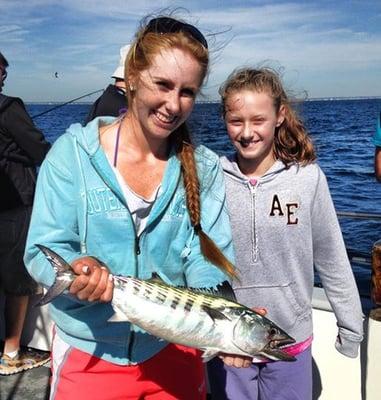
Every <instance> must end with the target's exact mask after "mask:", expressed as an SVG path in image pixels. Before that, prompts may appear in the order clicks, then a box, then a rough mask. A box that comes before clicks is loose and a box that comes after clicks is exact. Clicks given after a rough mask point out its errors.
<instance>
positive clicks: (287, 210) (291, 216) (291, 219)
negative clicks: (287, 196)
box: [270, 194, 299, 225]
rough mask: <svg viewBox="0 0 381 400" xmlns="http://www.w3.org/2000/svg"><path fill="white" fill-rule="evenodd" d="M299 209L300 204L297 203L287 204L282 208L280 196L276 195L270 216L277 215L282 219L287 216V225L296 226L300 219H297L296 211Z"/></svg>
mask: <svg viewBox="0 0 381 400" xmlns="http://www.w3.org/2000/svg"><path fill="white" fill-rule="evenodd" d="M297 208H299V204H298V203H295V202H294V203H285V204H283V207H282V205H281V203H280V200H279V197H278V195H277V194H274V196H273V200H272V202H271V211H270V216H271V217H274V216H275V215H279V216H280V217H283V216H284V215H285V214H286V215H287V225H296V224H297V223H298V218H296V217H295V209H297Z"/></svg>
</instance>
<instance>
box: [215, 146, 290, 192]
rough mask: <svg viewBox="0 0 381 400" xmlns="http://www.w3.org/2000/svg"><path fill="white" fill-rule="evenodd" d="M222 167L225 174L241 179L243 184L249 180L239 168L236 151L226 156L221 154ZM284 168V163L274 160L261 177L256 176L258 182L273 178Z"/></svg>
mask: <svg viewBox="0 0 381 400" xmlns="http://www.w3.org/2000/svg"><path fill="white" fill-rule="evenodd" d="M220 161H221V165H222V168H223V170H224V173H225V174H226V176H228V177H230V178H232V179H234V180H237V181H241V182H242V183H243V184H245V185H246V184H247V183H248V182H249V178H248V177H247V176H246V175H244V174H243V173H242V172H241V170H240V169H239V166H238V162H237V156H236V153H234V154H232V155H230V156H228V157H226V156H222V157H221V158H220ZM285 169H286V165H285V164H284V163H283V162H282V161H279V160H276V161H275V162H274V164H273V165H272V166H271V168H270V169H269V170H268V171H267V172H266V173H265V174H264V175H262V176H261V177H259V178H258V181H259V182H267V181H270V180H272V179H274V178H275V177H276V176H277V175H278V174H279V173H280V172H282V171H283V170H285Z"/></svg>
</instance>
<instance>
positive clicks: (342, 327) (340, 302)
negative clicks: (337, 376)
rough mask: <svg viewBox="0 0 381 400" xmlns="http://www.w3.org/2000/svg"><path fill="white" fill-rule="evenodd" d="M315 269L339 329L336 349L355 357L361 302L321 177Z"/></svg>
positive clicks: (315, 217) (314, 235)
mask: <svg viewBox="0 0 381 400" xmlns="http://www.w3.org/2000/svg"><path fill="white" fill-rule="evenodd" d="M311 225H312V240H313V252H314V265H315V268H316V270H317V272H318V273H319V276H320V278H321V281H322V283H323V287H324V290H325V292H326V294H327V297H328V300H329V302H330V304H331V306H332V308H333V311H334V313H335V317H336V320H337V325H338V327H339V332H338V338H337V341H336V344H335V346H336V349H337V350H338V351H339V352H340V353H342V354H344V355H346V356H348V357H356V356H357V353H358V348H359V345H360V342H361V340H362V338H363V314H362V309H361V301H360V296H359V293H358V289H357V286H356V281H355V279H354V275H353V272H352V268H351V265H350V262H349V260H348V256H347V252H346V249H345V244H344V240H343V236H342V233H341V229H340V225H339V222H338V220H337V216H336V211H335V208H334V205H333V202H332V199H331V195H330V192H329V188H328V184H327V181H326V178H325V175H324V173H323V172H322V171H321V170H320V168H318V179H317V186H316V192H315V198H314V201H313V208H312V223H311Z"/></svg>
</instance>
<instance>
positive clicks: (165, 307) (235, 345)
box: [36, 244, 295, 362]
mask: <svg viewBox="0 0 381 400" xmlns="http://www.w3.org/2000/svg"><path fill="white" fill-rule="evenodd" d="M36 246H37V247H38V248H39V249H40V250H41V251H42V252H43V254H44V255H45V257H46V258H47V259H48V261H49V262H50V263H51V265H52V267H53V268H54V270H55V273H56V280H55V282H54V283H53V285H52V286H51V287H50V288H49V289H48V291H47V292H46V294H45V295H44V297H43V298H42V299H41V300H40V301H39V303H38V305H44V304H47V303H49V302H50V301H52V300H53V299H54V298H56V297H57V296H59V295H60V294H61V293H63V292H64V291H65V290H66V289H68V288H69V287H70V285H71V283H72V282H73V280H74V278H75V277H76V275H75V274H74V271H73V270H72V268H71V267H70V265H69V264H68V263H67V262H66V261H65V260H64V259H63V258H62V257H61V256H59V255H58V254H57V253H55V252H54V251H53V250H51V249H49V248H48V247H45V246H43V245H38V244H37V245H36ZM113 280H114V292H113V299H112V301H111V303H112V307H113V309H114V312H115V313H114V315H113V316H112V317H111V318H110V320H109V321H110V322H120V321H128V322H130V323H131V324H135V325H137V326H138V327H140V328H141V329H143V330H144V331H146V332H148V333H149V334H151V335H154V336H156V337H158V338H160V339H163V340H166V341H168V342H171V343H176V344H180V345H184V346H188V347H193V348H197V349H199V350H201V351H202V359H203V361H204V362H206V361H209V360H211V359H212V358H213V357H215V356H216V355H218V354H221V353H225V354H232V355H241V356H248V357H252V358H253V361H263V360H274V361H276V360H282V361H294V360H295V357H293V356H292V355H290V354H288V353H287V352H286V351H284V350H282V347H284V346H286V345H288V344H292V343H295V340H294V339H293V338H292V337H291V336H289V335H288V334H287V333H286V332H285V331H284V330H282V329H281V328H280V327H279V326H277V325H276V324H275V323H274V322H272V321H271V320H270V319H268V318H266V317H265V316H263V315H261V314H259V313H257V312H255V311H254V310H252V309H250V308H248V307H246V306H244V305H242V304H239V303H237V302H236V301H235V299H234V298H233V296H230V297H229V296H228V297H223V296H221V295H220V294H219V293H220V292H219V290H218V289H219V287H218V286H217V289H214V288H209V289H192V288H187V287H177V286H171V285H168V284H166V283H165V282H164V281H163V280H162V279H160V277H159V276H158V275H157V274H153V276H152V277H151V279H148V280H141V279H139V278H136V277H125V276H117V275H114V276H113ZM220 286H222V285H220Z"/></svg>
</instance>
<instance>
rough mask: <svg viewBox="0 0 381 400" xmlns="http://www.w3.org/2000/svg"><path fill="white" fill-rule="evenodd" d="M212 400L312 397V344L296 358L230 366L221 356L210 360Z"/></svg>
mask: <svg viewBox="0 0 381 400" xmlns="http://www.w3.org/2000/svg"><path fill="white" fill-rule="evenodd" d="M208 375H209V384H210V390H211V394H212V400H226V399H229V400H311V399H312V355H311V346H310V347H309V348H308V349H306V350H305V351H303V352H302V353H300V354H298V355H297V356H296V361H274V362H268V363H258V364H252V365H251V366H250V367H249V368H235V367H228V366H226V365H224V364H223V362H222V361H221V360H220V359H219V358H218V357H216V358H214V359H213V360H211V361H209V363H208Z"/></svg>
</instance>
